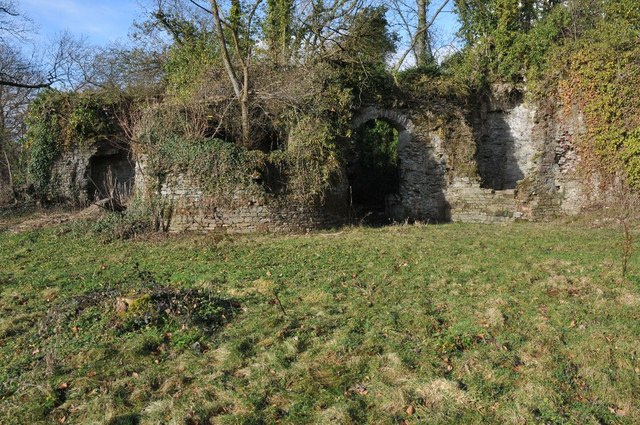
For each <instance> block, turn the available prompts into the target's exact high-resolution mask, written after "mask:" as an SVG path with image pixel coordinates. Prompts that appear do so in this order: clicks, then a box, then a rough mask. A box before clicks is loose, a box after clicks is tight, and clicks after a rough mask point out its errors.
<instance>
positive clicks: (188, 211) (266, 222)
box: [160, 175, 345, 233]
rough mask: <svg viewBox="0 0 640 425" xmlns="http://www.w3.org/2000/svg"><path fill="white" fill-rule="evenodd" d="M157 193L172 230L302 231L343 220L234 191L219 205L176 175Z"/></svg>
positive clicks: (313, 209)
mask: <svg viewBox="0 0 640 425" xmlns="http://www.w3.org/2000/svg"><path fill="white" fill-rule="evenodd" d="M160 193H161V195H162V199H163V200H164V203H165V206H166V207H167V208H168V210H169V211H170V213H169V217H168V219H169V222H168V225H169V226H168V229H169V231H171V232H184V231H194V232H223V233H251V232H256V231H260V232H276V233H283V232H284V233H287V232H305V231H309V230H313V229H322V228H330V227H335V226H338V225H340V224H343V223H344V222H345V219H344V217H339V216H336V215H333V214H331V213H329V212H326V211H324V209H323V208H320V207H316V208H309V207H300V206H292V205H286V206H285V205H278V203H277V202H276V201H275V200H274V199H257V198H252V197H250V196H247V195H244V194H242V193H238V194H236V196H235V198H234V199H233V200H232V201H231V205H230V206H226V207H221V206H220V205H221V204H225V205H226V204H228V203H229V202H228V201H225V202H223V203H221V202H216V200H215V199H214V198H212V197H209V196H207V195H206V194H205V193H204V192H203V191H202V190H201V189H200V188H199V187H198V185H197V184H194V183H193V182H192V181H191V180H190V179H188V178H187V177H185V176H183V175H180V176H175V178H174V179H172V181H171V183H164V184H162V186H161V189H160Z"/></svg>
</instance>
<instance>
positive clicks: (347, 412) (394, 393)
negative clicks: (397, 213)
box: [0, 223, 640, 425]
mask: <svg viewBox="0 0 640 425" xmlns="http://www.w3.org/2000/svg"><path fill="white" fill-rule="evenodd" d="M92 226H95V225H91V224H84V225H83V224H73V223H65V224H62V225H58V226H55V227H48V228H44V229H39V230H32V231H27V232H22V233H18V234H14V233H12V232H9V231H7V230H5V231H0V264H1V266H0V423H3V424H5V423H6V424H32V423H59V424H91V423H106V424H112V425H113V424H137V423H142V424H160V423H164V424H174V423H175V424H183V423H184V424H207V423H224V424H227V423H228V424H271V423H286V424H302V423H319V424H323V423H324V424H348V423H353V424H364V423H374V424H403V423H409V424H414V423H415V424H418V423H427V424H431V423H443V424H444V423H447V424H449V423H460V424H468V423H513V424H525V423H526V424H530V423H553V424H555V423H574V424H590V423H593V424H609V423H621V424H625V423H628V424H633V423H640V360H639V356H640V258H639V257H640V255H637V254H636V255H634V256H633V257H632V259H631V262H630V266H629V270H630V272H629V276H628V277H627V279H622V277H621V272H620V269H621V260H620V257H621V254H620V242H621V238H620V232H619V229H617V228H601V229H589V228H586V227H584V226H579V225H568V226H567V225H561V224H514V225H510V226H478V225H461V224H451V225H442V226H397V227H388V228H381V229H358V228H356V229H345V230H342V231H337V232H329V233H317V234H310V235H298V236H274V235H255V236H238V237H231V236H221V235H208V236H173V237H150V238H146V239H144V240H137V241H118V240H116V241H111V242H106V241H105V239H104V238H103V237H102V236H100V235H96V234H94V233H92V232H90V231H89V230H90V229H91V227H92Z"/></svg>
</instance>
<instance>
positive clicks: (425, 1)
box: [391, 0, 450, 74]
mask: <svg viewBox="0 0 640 425" xmlns="http://www.w3.org/2000/svg"><path fill="white" fill-rule="evenodd" d="M449 2H450V0H441V2H440V4H439V5H438V8H437V9H435V10H434V11H433V12H431V11H430V6H431V0H391V7H392V10H393V12H394V13H395V15H396V17H397V20H398V21H399V23H400V25H401V28H402V29H403V32H404V33H405V36H406V37H407V38H408V40H409V45H408V46H407V47H406V49H405V51H404V53H403V54H402V55H401V56H400V58H399V59H398V61H397V62H396V64H395V65H394V73H395V74H397V73H398V71H400V69H401V68H402V66H403V65H404V63H405V61H406V60H407V57H408V56H409V55H410V54H411V53H413V55H414V57H415V61H416V65H417V66H425V65H429V64H430V63H433V61H434V55H433V43H432V41H433V40H432V37H431V30H432V28H433V25H434V24H435V22H436V20H437V19H438V17H439V16H440V15H441V14H442V13H443V11H444V9H445V7H446V6H447V5H448V4H449Z"/></svg>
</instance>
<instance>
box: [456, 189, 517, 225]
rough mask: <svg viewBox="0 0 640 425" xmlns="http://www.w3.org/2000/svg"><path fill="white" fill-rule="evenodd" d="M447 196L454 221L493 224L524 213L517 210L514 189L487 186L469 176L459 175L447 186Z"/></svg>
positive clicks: (509, 219) (515, 217)
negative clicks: (484, 186)
mask: <svg viewBox="0 0 640 425" xmlns="http://www.w3.org/2000/svg"><path fill="white" fill-rule="evenodd" d="M446 199H447V202H448V204H449V218H450V219H451V221H453V222H462V223H484V224H492V223H505V222H510V221H513V220H515V219H518V218H522V217H523V214H522V213H521V212H519V211H517V206H516V191H515V190H514V189H507V190H499V191H497V190H493V189H485V188H482V187H480V184H479V183H478V182H477V181H472V180H471V179H468V178H459V179H455V180H454V182H453V183H452V184H450V185H449V187H448V188H447V191H446Z"/></svg>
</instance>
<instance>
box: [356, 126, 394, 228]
mask: <svg viewBox="0 0 640 425" xmlns="http://www.w3.org/2000/svg"><path fill="white" fill-rule="evenodd" d="M398 140H399V133H398V130H396V129H395V128H394V127H393V126H391V125H390V124H389V123H388V122H387V121H384V120H381V119H373V120H370V121H367V122H365V123H364V124H363V125H361V126H360V127H358V128H356V129H355V130H354V132H353V135H352V137H351V140H350V145H349V149H348V153H347V178H348V181H349V196H350V203H351V211H352V215H353V217H354V218H355V219H356V220H362V221H363V222H364V223H366V224H372V225H383V224H388V223H390V222H391V218H392V217H391V211H390V209H391V208H390V205H391V204H392V203H393V202H395V201H396V199H397V198H398V197H399V192H400V173H399V168H398Z"/></svg>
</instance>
